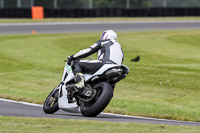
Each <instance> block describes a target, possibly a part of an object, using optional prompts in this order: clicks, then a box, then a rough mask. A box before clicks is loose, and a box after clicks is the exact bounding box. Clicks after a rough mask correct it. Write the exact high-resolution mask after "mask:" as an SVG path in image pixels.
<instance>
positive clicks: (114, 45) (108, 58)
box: [73, 40, 124, 73]
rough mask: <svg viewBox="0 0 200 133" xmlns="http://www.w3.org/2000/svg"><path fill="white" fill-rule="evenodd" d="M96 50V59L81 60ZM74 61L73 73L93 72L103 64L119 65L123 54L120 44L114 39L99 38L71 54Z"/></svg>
mask: <svg viewBox="0 0 200 133" xmlns="http://www.w3.org/2000/svg"><path fill="white" fill-rule="evenodd" d="M96 52H97V59H98V60H81V61H79V60H80V59H81V58H85V57H88V56H90V55H92V54H93V53H96ZM73 58H74V59H75V60H77V61H76V63H75V68H74V70H73V71H74V73H78V72H90V73H94V72H96V71H97V70H98V69H100V68H101V67H102V66H103V64H117V65H121V64H122V62H123V59H124V54H123V51H122V48H121V45H120V44H119V42H118V41H116V40H99V41H97V42H95V43H94V44H93V45H92V46H90V47H89V48H87V49H83V50H81V51H79V52H78V53H76V54H74V55H73Z"/></svg>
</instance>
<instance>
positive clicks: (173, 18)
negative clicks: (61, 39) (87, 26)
mask: <svg viewBox="0 0 200 133" xmlns="http://www.w3.org/2000/svg"><path fill="white" fill-rule="evenodd" d="M148 20H153V21H154V20H155V21H157V20H200V17H97V18H45V19H42V20H41V19H40V20H37V19H36V20H32V19H0V23H27V22H77V21H100V22H103V21H148Z"/></svg>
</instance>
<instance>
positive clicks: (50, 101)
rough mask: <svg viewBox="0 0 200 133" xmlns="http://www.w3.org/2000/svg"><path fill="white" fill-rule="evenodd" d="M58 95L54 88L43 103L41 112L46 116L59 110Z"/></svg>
mask: <svg viewBox="0 0 200 133" xmlns="http://www.w3.org/2000/svg"><path fill="white" fill-rule="evenodd" d="M58 93H59V89H58V87H56V88H55V89H53V90H52V91H51V93H50V94H49V95H48V96H47V98H46V100H45V102H44V105H43V111H44V112H45V113H46V114H53V113H55V112H56V111H58V110H59V108H58Z"/></svg>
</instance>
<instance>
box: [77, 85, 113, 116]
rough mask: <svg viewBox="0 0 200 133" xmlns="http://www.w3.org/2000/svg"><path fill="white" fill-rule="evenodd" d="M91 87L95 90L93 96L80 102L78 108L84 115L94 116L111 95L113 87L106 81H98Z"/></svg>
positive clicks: (102, 108) (105, 104) (103, 106)
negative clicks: (89, 99)
mask: <svg viewBox="0 0 200 133" xmlns="http://www.w3.org/2000/svg"><path fill="white" fill-rule="evenodd" d="M93 89H95V90H96V91H97V92H96V95H95V97H94V98H93V99H92V100H91V101H88V102H81V106H80V110H81V113H82V115H83V116H86V117H95V116H97V115H98V114H100V113H101V112H102V111H103V110H104V109H105V108H106V106H107V105H108V104H109V102H110V100H111V98H112V97H113V88H112V86H111V85H110V84H109V83H107V82H101V83H98V84H96V85H95V86H94V87H93Z"/></svg>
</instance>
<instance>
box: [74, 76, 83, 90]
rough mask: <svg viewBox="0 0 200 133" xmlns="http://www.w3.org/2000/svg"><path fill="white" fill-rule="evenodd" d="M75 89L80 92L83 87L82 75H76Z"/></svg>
mask: <svg viewBox="0 0 200 133" xmlns="http://www.w3.org/2000/svg"><path fill="white" fill-rule="evenodd" d="M75 81H76V84H75V87H76V88H77V89H78V90H79V91H81V90H82V89H83V88H84V87H85V77H84V75H83V74H82V73H77V74H76V78H75Z"/></svg>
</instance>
